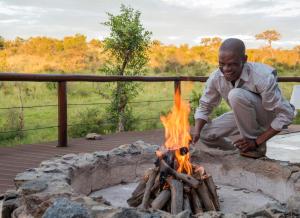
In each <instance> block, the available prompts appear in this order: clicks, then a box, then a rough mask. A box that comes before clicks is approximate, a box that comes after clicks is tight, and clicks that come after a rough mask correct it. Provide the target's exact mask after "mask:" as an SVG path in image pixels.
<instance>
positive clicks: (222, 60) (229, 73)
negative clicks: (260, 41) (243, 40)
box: [219, 50, 247, 81]
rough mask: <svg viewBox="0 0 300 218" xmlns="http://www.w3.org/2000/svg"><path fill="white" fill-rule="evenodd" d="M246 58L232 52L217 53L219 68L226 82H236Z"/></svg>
mask: <svg viewBox="0 0 300 218" xmlns="http://www.w3.org/2000/svg"><path fill="white" fill-rule="evenodd" d="M246 60H247V56H244V57H241V56H240V55H237V54H235V53H234V52H232V51H222V50H221V51H220V52H219V68H220V70H221V72H222V73H223V75H224V77H225V79H226V80H227V81H236V80H237V79H238V78H239V77H240V76H241V73H242V71H243V67H244V63H245V62H246Z"/></svg>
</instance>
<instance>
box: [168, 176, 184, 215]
mask: <svg viewBox="0 0 300 218" xmlns="http://www.w3.org/2000/svg"><path fill="white" fill-rule="evenodd" d="M168 183H169V185H170V189H171V214H174V215H176V214H178V213H180V212H181V211H182V208H183V184H182V182H180V181H178V180H176V179H173V178H171V177H169V178H168Z"/></svg>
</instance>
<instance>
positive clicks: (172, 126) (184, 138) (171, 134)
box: [160, 90, 192, 175]
mask: <svg viewBox="0 0 300 218" xmlns="http://www.w3.org/2000/svg"><path fill="white" fill-rule="evenodd" d="M189 113H190V106H189V104H188V103H186V102H185V101H183V100H182V99H181V96H180V92H179V90H176V93H175V104H174V106H173V108H172V111H171V112H170V113H169V114H168V115H167V116H161V117H160V119H161V121H162V123H163V125H164V127H165V139H166V140H165V144H164V146H165V148H166V149H168V150H175V157H176V160H177V163H178V168H177V171H178V172H185V173H187V174H189V175H191V173H192V165H191V163H190V154H189V153H187V154H186V155H181V154H180V150H179V149H180V148H182V147H186V148H188V149H189V142H190V141H191V135H190V125H189V120H188V117H189Z"/></svg>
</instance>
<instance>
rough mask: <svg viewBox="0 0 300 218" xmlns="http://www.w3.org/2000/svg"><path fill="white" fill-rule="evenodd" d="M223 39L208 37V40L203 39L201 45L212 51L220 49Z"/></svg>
mask: <svg viewBox="0 0 300 218" xmlns="http://www.w3.org/2000/svg"><path fill="white" fill-rule="evenodd" d="M221 43H222V39H221V38H219V37H213V38H210V37H207V38H202V39H201V42H200V44H201V45H203V46H205V47H210V48H212V49H218V48H219V47H220V46H221Z"/></svg>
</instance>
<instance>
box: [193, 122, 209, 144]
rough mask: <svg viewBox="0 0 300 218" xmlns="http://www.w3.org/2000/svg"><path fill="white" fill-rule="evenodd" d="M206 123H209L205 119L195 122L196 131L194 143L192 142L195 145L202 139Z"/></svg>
mask: <svg viewBox="0 0 300 218" xmlns="http://www.w3.org/2000/svg"><path fill="white" fill-rule="evenodd" d="M206 123H207V122H206V120H203V119H196V120H195V129H194V133H193V141H192V143H193V144H195V143H196V142H197V141H198V140H199V139H200V133H201V130H202V128H203V126H204V125H205V124H206Z"/></svg>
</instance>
